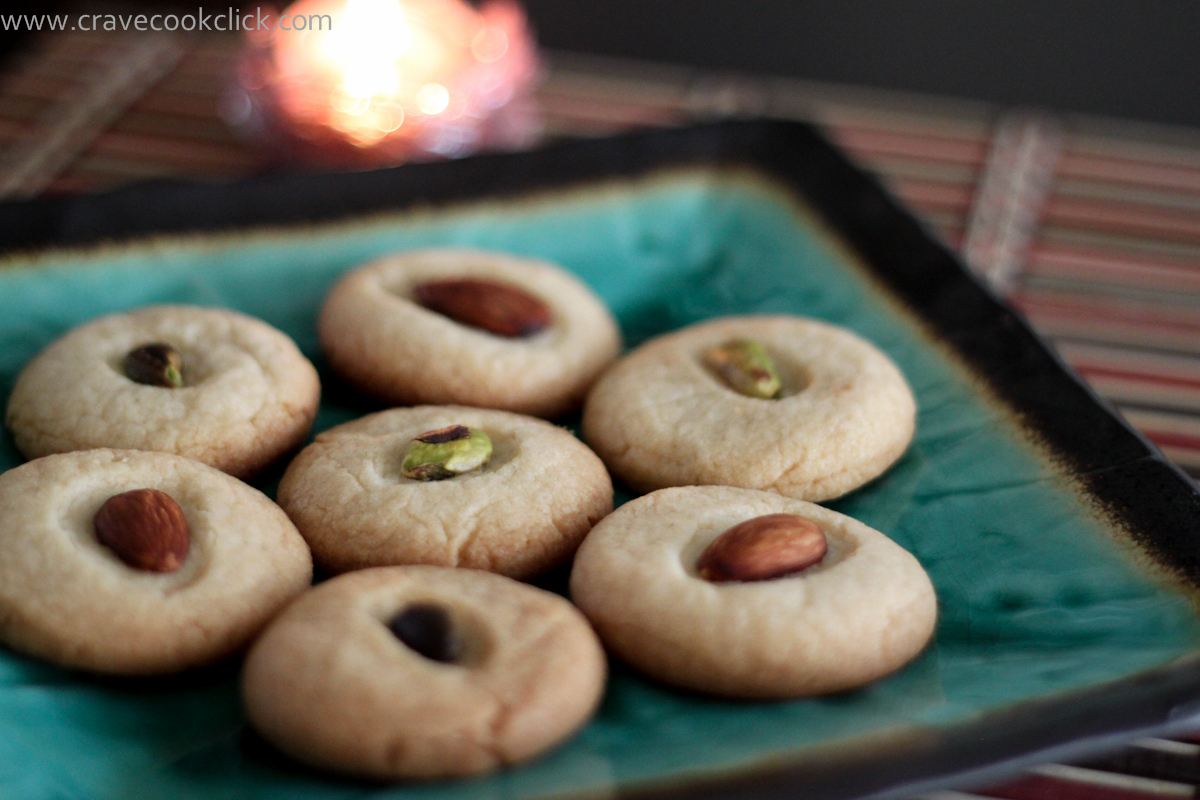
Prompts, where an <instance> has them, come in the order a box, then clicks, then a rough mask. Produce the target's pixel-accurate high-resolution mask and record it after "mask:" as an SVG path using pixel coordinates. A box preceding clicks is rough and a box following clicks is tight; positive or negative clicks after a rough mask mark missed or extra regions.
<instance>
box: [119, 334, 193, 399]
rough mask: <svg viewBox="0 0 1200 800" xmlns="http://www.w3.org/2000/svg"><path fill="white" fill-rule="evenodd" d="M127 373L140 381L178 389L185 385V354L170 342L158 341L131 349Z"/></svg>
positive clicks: (127, 358)
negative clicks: (181, 353) (180, 352)
mask: <svg viewBox="0 0 1200 800" xmlns="http://www.w3.org/2000/svg"><path fill="white" fill-rule="evenodd" d="M124 367H125V375H126V376H127V377H128V378H129V379H130V380H134V381H137V382H138V383H145V384H148V385H150V386H164V387H166V388H168V389H178V388H179V387H181V386H183V356H181V355H180V354H179V351H178V350H176V349H175V348H174V347H172V346H171V345H169V344H162V343H161V342H156V343H154V344H145V345H142V346H141V347H138V348H135V349H133V350H130V351H129V353H127V354H126V356H125V364H124Z"/></svg>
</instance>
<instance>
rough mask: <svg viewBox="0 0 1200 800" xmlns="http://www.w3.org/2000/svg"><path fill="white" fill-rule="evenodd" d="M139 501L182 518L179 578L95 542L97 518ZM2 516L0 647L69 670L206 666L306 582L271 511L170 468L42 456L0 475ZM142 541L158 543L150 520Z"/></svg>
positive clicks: (145, 458)
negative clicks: (140, 494)
mask: <svg viewBox="0 0 1200 800" xmlns="http://www.w3.org/2000/svg"><path fill="white" fill-rule="evenodd" d="M139 489H156V490H158V491H161V492H165V493H166V494H167V495H169V496H170V497H171V498H173V499H174V500H175V502H176V503H177V504H178V507H179V508H180V509H181V510H182V515H183V518H184V519H185V520H186V524H187V527H188V528H189V529H190V544H189V545H188V546H187V549H186V557H185V558H184V559H183V561H182V564H181V565H180V566H179V567H178V569H176V570H175V571H172V572H152V571H148V570H145V569H140V568H135V567H131V566H128V564H127V563H126V561H124V560H123V559H122V558H119V557H118V555H117V552H118V551H117V550H115V549H110V548H109V547H107V546H105V545H103V544H101V543H100V541H99V538H98V535H97V533H98V532H97V530H96V525H95V523H94V520H95V518H96V516H97V513H98V511H100V509H101V508H102V507H104V506H105V505H106V501H108V500H109V498H111V497H113V496H114V495H119V494H122V493H124V492H129V491H133V490H139ZM0 508H3V509H4V513H3V514H2V515H0V640H3V641H4V642H5V643H6V644H8V645H10V646H12V647H13V648H15V649H17V650H20V651H22V652H25V653H29V654H31V655H35V656H38V657H40V658H45V659H47V660H50V661H54V662H57V663H59V664H64V665H66V666H70V667H79V668H83V669H87V670H93V671H96V672H107V673H116V674H124V675H148V674H156V673H168V672H177V671H179V670H183V669H187V668H189V667H195V666H199V665H202V664H207V663H210V662H212V661H216V660H218V659H220V658H223V657H224V656H227V655H229V654H230V653H233V652H234V651H236V650H238V649H239V648H241V647H242V646H243V645H245V644H246V643H247V642H248V641H249V640H250V639H251V638H252V637H253V636H254V635H255V634H257V633H258V632H259V630H260V629H261V628H262V627H263V626H264V625H265V624H266V623H267V621H268V620H270V619H271V617H273V616H274V615H275V614H276V612H278V611H279V610H280V609H281V608H282V607H283V606H284V605H286V604H287V603H288V601H290V600H291V599H292V598H293V597H295V596H296V595H297V594H299V593H300V592H302V591H304V589H305V588H307V587H308V585H309V582H310V581H311V579H312V559H311V557H310V555H309V552H308V548H307V547H306V546H305V544H304V540H303V539H302V538H300V535H299V534H298V533H297V532H296V529H295V527H294V526H293V525H292V523H291V522H290V521H289V520H288V518H287V516H286V515H285V514H284V513H283V511H282V510H280V508H279V507H278V506H276V505H275V504H274V503H272V502H271V501H270V500H268V499H267V498H266V496H264V495H263V494H262V493H261V492H259V491H257V490H255V489H252V488H250V487H249V486H247V485H246V484H244V483H242V482H241V481H239V480H237V479H235V478H231V477H230V476H228V475H226V474H224V473H222V472H218V471H217V470H215V469H212V468H211V467H207V466H205V465H203V464H200V463H198V462H196V461H192V460H190V459H186V458H181V457H180V456H173V455H168V454H165V453H148V452H141V451H134V450H87V451H83V452H77V453H64V454H60V455H52V456H46V457H45V458H40V459H38V460H36V461H31V462H29V463H27V464H23V465H21V466H19V467H17V468H15V469H12V470H9V471H8V472H6V473H4V474H3V475H0ZM145 519H150V517H145ZM143 532H145V533H147V534H148V535H149V534H153V533H156V532H157V531H156V528H155V526H154V525H152V524H151V523H149V522H147V523H145V525H144V526H143Z"/></svg>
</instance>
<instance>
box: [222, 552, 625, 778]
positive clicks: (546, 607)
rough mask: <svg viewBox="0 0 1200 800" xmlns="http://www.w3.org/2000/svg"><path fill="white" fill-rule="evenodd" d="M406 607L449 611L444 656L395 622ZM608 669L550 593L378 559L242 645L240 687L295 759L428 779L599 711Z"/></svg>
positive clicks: (572, 726) (575, 616) (525, 747)
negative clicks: (411, 641)
mask: <svg viewBox="0 0 1200 800" xmlns="http://www.w3.org/2000/svg"><path fill="white" fill-rule="evenodd" d="M413 606H422V607H424V608H426V609H428V608H429V607H431V606H432V607H433V608H434V609H435V610H436V609H440V610H442V612H443V613H444V614H445V616H447V617H448V618H449V626H448V628H449V635H450V636H453V637H454V638H455V639H456V640H457V642H458V647H456V648H453V650H452V651H451V652H453V653H454V656H453V657H452V658H446V657H445V656H446V651H447V650H448V649H449V648H442V649H441V650H440V651H439V652H437V653H436V654H435V655H437V657H438V658H440V659H441V660H435V659H434V658H430V657H426V656H425V655H422V654H420V653H419V652H417V651H416V650H414V649H413V648H412V647H410V646H409V645H407V644H406V643H405V642H404V641H402V640H401V639H400V638H399V635H398V634H394V633H393V630H396V629H397V627H398V626H397V625H396V623H395V622H394V620H396V618H397V616H398V615H400V614H402V613H405V612H406V611H408V612H409V613H411V609H412V607H413ZM426 627H429V626H428V625H427V626H426ZM389 628H391V630H389ZM419 632H420V631H418V633H419ZM426 641H428V637H426ZM605 670H606V666H605V658H604V651H603V649H602V648H601V647H600V643H599V641H597V639H596V635H595V634H594V633H593V632H592V629H591V628H590V627H589V625H588V623H587V620H585V619H584V618H583V615H581V614H580V613H579V612H578V611H577V610H576V609H575V608H574V607H573V606H572V605H571V604H570V603H568V602H567V601H566V600H564V599H562V598H561V597H559V596H557V595H554V594H551V593H549V592H546V591H543V590H541V589H535V588H533V587H531V586H526V585H524V584H520V583H517V582H516V581H513V580H510V579H508V578H504V577H501V576H499V575H492V574H489V573H486V572H479V571H477V570H464V569H446V568H443V567H425V566H410V567H379V568H375V569H369V570H362V571H359V572H352V573H349V574H347V575H342V576H339V577H337V578H334V579H332V580H330V581H327V582H325V583H323V584H321V585H320V586H318V587H317V588H316V589H314V590H313V591H311V592H309V593H308V594H306V595H304V596H303V597H301V598H300V599H299V600H297V601H296V602H295V603H294V604H293V605H292V606H291V607H290V608H288V610H287V611H286V612H284V613H283V614H282V615H280V617H279V618H278V619H277V620H276V621H275V622H274V623H272V624H271V626H270V627H269V628H268V629H267V631H266V632H265V633H264V634H263V635H262V637H261V638H260V639H259V640H258V641H257V642H256V643H255V645H254V647H253V648H252V649H251V651H250V655H249V658H248V659H247V661H246V667H245V672H244V674H243V678H242V689H243V696H244V699H245V705H246V712H247V716H248V717H249V718H250V722H251V724H253V725H254V727H255V728H256V729H257V730H258V731H259V733H261V734H262V735H263V737H265V738H266V739H267V740H269V741H270V742H272V743H273V744H274V745H275V746H276V747H278V748H279V749H280V750H282V751H283V752H284V753H286V754H288V755H290V756H292V757H294V758H297V759H299V760H301V761H304V762H307V763H309V764H313V765H316V766H319V767H324V768H327V769H332V770H336V771H338V772H343V773H349V774H352V775H358V776H363V777H372V778H381V779H397V778H438V777H449V776H455V775H470V774H475V773H480V772H487V771H489V770H493V769H496V768H498V767H502V766H505V765H508V764H513V763H515V762H518V761H521V760H524V759H527V758H531V757H533V756H534V755H536V754H538V753H540V752H542V751H543V750H545V749H547V748H549V747H551V746H553V745H555V744H557V743H558V742H560V741H561V740H563V739H564V738H566V737H567V736H569V735H570V734H571V733H572V732H573V731H575V730H576V729H578V728H579V727H581V726H582V725H583V723H584V722H585V721H586V720H587V718H588V717H589V716H591V714H592V712H593V711H595V709H596V706H597V704H598V703H599V700H600V695H601V693H602V691H603V688H604V678H605Z"/></svg>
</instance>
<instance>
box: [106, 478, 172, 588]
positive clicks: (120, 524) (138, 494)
mask: <svg viewBox="0 0 1200 800" xmlns="http://www.w3.org/2000/svg"><path fill="white" fill-rule="evenodd" d="M93 524H94V525H95V528H96V538H97V539H98V540H99V541H100V543H101V544H102V545H104V546H105V547H107V548H108V549H110V550H112V551H113V553H115V554H116V556H117V557H118V558H120V559H121V560H122V561H124V562H125V563H126V564H128V565H129V566H131V567H134V568H136V569H144V570H146V571H148V572H174V571H175V570H177V569H179V568H180V567H181V566H183V562H184V559H186V558H187V553H188V546H189V544H190V541H191V531H190V530H188V524H187V520H186V519H184V517H183V509H181V508H180V507H179V504H178V503H176V502H175V499H174V498H172V497H171V495H169V494H167V493H166V492H160V491H159V490H157V489H134V490H133V491H131V492H124V493H122V494H117V495H113V496H112V497H110V498H108V499H107V500H105V501H104V505H102V506H100V510H99V511H97V512H96V517H95V519H94V520H93Z"/></svg>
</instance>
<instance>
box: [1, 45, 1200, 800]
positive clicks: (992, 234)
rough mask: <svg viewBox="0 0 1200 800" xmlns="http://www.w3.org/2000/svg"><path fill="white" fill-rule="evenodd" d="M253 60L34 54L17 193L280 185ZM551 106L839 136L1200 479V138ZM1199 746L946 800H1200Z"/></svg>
mask: <svg viewBox="0 0 1200 800" xmlns="http://www.w3.org/2000/svg"><path fill="white" fill-rule="evenodd" d="M238 48H239V40H238V39H237V38H236V37H235V36H232V35H222V34H211V35H204V36H190V37H175V36H171V35H166V34H164V35H162V36H161V37H159V38H152V37H150V36H147V35H142V36H118V35H114V34H104V33H82V32H67V33H55V34H53V35H44V36H42V37H41V38H37V39H33V40H31V42H30V46H29V47H27V48H26V49H25V50H24V51H23V52H21V53H19V54H18V55H17V56H16V57H15V58H13V59H11V60H10V62H9V63H8V64H7V68H6V69H5V70H4V71H3V72H0V191H3V192H4V193H5V194H6V195H7V196H10V197H11V196H32V195H35V194H38V193H42V192H50V193H63V192H86V191H95V190H99V189H105V188H111V187H114V186H118V185H121V184H125V183H130V182H133V181H139V180H145V179H150V178H195V179H202V180H212V179H229V178H236V177H240V176H246V175H250V174H254V173H256V172H262V171H265V170H268V169H271V168H273V167H274V166H275V164H274V161H273V159H272V157H271V155H270V153H268V152H265V151H263V150H260V149H258V148H256V147H255V145H253V144H252V143H248V142H244V141H241V140H239V139H238V138H237V137H236V136H235V135H234V134H233V133H232V132H231V131H230V129H229V127H228V126H227V125H226V124H225V123H224V122H223V118H222V111H223V109H222V103H223V96H224V89H225V87H226V86H227V85H228V82H229V81H230V80H231V78H232V75H233V71H234V69H235V67H236V62H237V54H238ZM538 96H539V99H540V101H541V105H542V108H543V113H544V127H545V134H546V137H547V138H549V139H554V138H564V137H587V136H603V135H607V134H612V133H617V132H620V131H626V130H631V129H636V128H646V127H655V126H667V125H677V124H684V123H687V122H691V121H695V120H701V119H710V118H714V117H722V116H731V115H765V116H772V117H777V118H783V119H801V120H807V121H812V122H816V123H818V124H819V125H821V126H823V127H824V129H825V130H826V131H827V132H828V134H829V135H830V137H831V138H832V139H833V140H834V141H836V142H838V143H839V144H840V145H841V146H842V147H843V148H844V149H845V150H846V151H847V152H849V153H850V154H851V156H852V157H853V158H855V159H856V160H857V161H858V162H859V163H860V164H862V165H864V166H865V167H866V168H868V169H870V170H872V171H873V172H875V173H876V174H877V175H879V176H880V178H881V179H882V180H883V181H884V182H885V183H886V184H887V185H888V186H889V187H890V188H891V190H892V191H893V192H894V193H895V194H896V196H897V197H899V198H901V199H902V200H903V201H904V202H905V203H907V204H908V205H909V207H911V208H912V209H913V210H914V211H915V212H916V213H917V214H918V215H919V216H920V217H921V218H923V219H924V220H925V221H926V222H927V223H928V224H929V226H930V228H931V230H932V231H934V232H935V234H936V235H937V236H940V237H941V238H942V239H943V240H944V241H945V242H946V243H948V244H949V245H951V246H952V247H955V248H959V249H960V250H961V251H962V252H963V253H964V255H965V256H966V257H967V259H968V261H969V262H970V263H971V265H972V267H973V268H974V269H976V270H978V271H979V273H980V274H981V275H983V276H985V277H986V278H987V280H989V281H990V282H991V283H992V285H993V286H994V287H995V288H996V289H997V291H999V292H1001V293H1003V294H1004V295H1006V296H1007V297H1008V298H1009V299H1010V300H1011V301H1012V302H1013V303H1014V304H1015V305H1016V306H1017V307H1018V308H1019V309H1020V310H1021V311H1022V312H1024V313H1025V314H1026V315H1027V316H1028V318H1029V319H1030V320H1031V321H1032V323H1033V325H1034V326H1035V327H1036V328H1037V329H1038V330H1039V331H1040V332H1041V333H1042V334H1043V335H1044V336H1046V337H1047V339H1048V340H1049V341H1050V342H1052V343H1053V344H1054V346H1055V347H1057V348H1058V351H1059V352H1060V353H1061V354H1062V356H1063V357H1064V358H1065V359H1066V360H1067V361H1068V362H1069V363H1070V364H1071V365H1072V366H1073V367H1074V368H1075V369H1076V370H1077V371H1078V372H1079V373H1080V374H1081V375H1082V376H1084V377H1085V378H1086V379H1087V380H1088V381H1090V382H1091V385H1092V386H1093V387H1095V389H1096V390H1097V392H1098V393H1099V394H1100V395H1101V396H1103V397H1104V398H1106V399H1107V400H1108V401H1109V402H1110V403H1111V404H1112V405H1113V406H1114V407H1115V408H1116V409H1118V410H1119V411H1120V412H1121V413H1122V414H1124V415H1125V416H1126V418H1127V419H1129V420H1130V422H1132V423H1133V424H1134V425H1135V426H1137V427H1138V428H1139V429H1140V430H1141V431H1142V432H1143V433H1144V434H1145V435H1146V436H1147V437H1148V438H1149V439H1151V440H1152V441H1153V442H1154V443H1155V444H1157V445H1158V446H1159V447H1160V448H1161V449H1162V450H1163V451H1164V452H1165V453H1166V454H1167V455H1168V456H1169V457H1170V458H1172V459H1173V460H1174V461H1175V462H1176V463H1177V464H1179V465H1180V466H1182V467H1183V468H1184V469H1185V470H1188V471H1189V472H1191V473H1192V474H1193V475H1200V132H1198V131H1190V130H1180V129H1173V128H1165V127H1155V126H1149V125H1137V124H1132V123H1121V122H1115V121H1111V120H1100V119H1091V118H1083V117H1078V116H1068V115H1055V114H1052V113H1048V112H1044V111H1032V110H1028V109H1005V108H999V107H996V106H993V105H988V104H983V103H973V102H966V101H951V100H941V99H935V98H929V97H914V96H906V95H901V94H897V93H892V92H881V91H873V90H864V89H856V88H849V87H837V86H829V85H823V84H814V83H808V82H804V81H797V80H790V79H781V78H763V77H754V76H744V75H720V74H713V73H708V72H703V71H699V70H695V69H691V68H686V67H670V66H663V65H653V64H644V63H631V62H622V61H617V60H612V59H601V58H595V57H585V56H580V55H571V54H565V53H559V54H550V55H549V56H548V57H547V70H546V73H545V76H544V79H543V81H542V83H541V85H540V88H539V90H538ZM89 98H90V101H89ZM98 98H100V99H103V100H104V102H98ZM1194 738H1195V741H1193V740H1190V739H1188V738H1187V737H1179V738H1175V739H1144V740H1140V741H1138V742H1135V743H1134V744H1133V745H1132V746H1130V747H1129V748H1127V749H1125V750H1124V751H1122V752H1121V753H1119V754H1118V755H1115V756H1112V757H1110V758H1107V759H1104V760H1100V761H1096V762H1094V763H1088V764H1078V765H1061V764H1050V765H1044V766H1041V767H1037V768H1035V769H1032V770H1030V771H1028V772H1027V773H1026V774H1025V775H1024V776H1023V777H1021V778H1020V779H1018V780H1016V781H1015V782H1009V783H1006V784H1004V785H1001V786H994V787H988V788H983V789H975V790H974V793H973V794H964V793H958V792H940V793H934V794H930V795H926V796H925V797H926V798H927V799H928V800H968V799H969V798H972V797H993V798H1011V799H1012V800H1050V799H1051V798H1063V799H1069V800H1074V799H1075V798H1079V799H1080V800H1082V798H1088V799H1089V800H1139V799H1141V798H1163V797H1193V796H1196V794H1197V788H1196V787H1197V786H1198V785H1200V734H1197V736H1196V737H1194Z"/></svg>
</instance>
